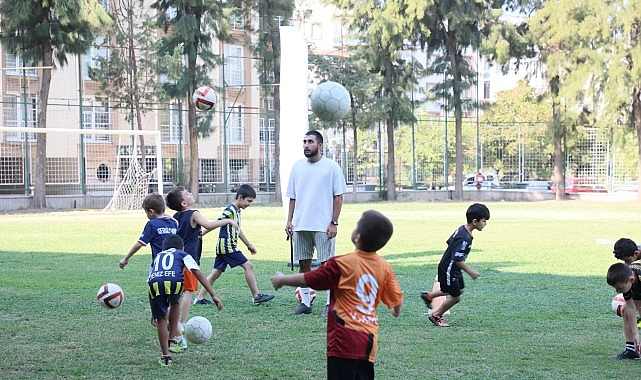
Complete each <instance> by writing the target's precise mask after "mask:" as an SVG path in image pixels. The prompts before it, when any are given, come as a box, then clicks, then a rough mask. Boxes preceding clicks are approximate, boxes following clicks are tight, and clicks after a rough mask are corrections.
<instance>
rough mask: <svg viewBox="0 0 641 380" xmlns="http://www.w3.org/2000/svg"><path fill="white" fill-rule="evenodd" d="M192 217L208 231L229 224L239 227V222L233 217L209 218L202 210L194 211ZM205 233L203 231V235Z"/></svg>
mask: <svg viewBox="0 0 641 380" xmlns="http://www.w3.org/2000/svg"><path fill="white" fill-rule="evenodd" d="M191 218H192V219H193V222H194V223H195V224H197V225H199V226H201V227H203V228H205V229H206V230H207V232H209V231H211V230H215V229H216V228H220V227H222V226H226V225H228V224H231V225H233V226H234V228H238V223H236V221H235V220H233V219H220V220H207V219H206V218H205V217H204V216H203V215H202V214H201V213H200V212H194V213H193V214H192V216H191ZM205 233H206V232H205ZM205 233H203V235H204V234H205Z"/></svg>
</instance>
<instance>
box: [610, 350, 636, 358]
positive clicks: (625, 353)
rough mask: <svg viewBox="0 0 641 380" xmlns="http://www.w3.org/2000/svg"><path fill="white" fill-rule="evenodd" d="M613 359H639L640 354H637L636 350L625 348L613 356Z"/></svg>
mask: <svg viewBox="0 0 641 380" xmlns="http://www.w3.org/2000/svg"><path fill="white" fill-rule="evenodd" d="M612 359H614V360H623V359H635V360H638V359H639V354H637V353H636V352H634V351H632V350H628V349H625V350H623V351H621V352H619V353H618V354H616V355H614V356H613V357H612Z"/></svg>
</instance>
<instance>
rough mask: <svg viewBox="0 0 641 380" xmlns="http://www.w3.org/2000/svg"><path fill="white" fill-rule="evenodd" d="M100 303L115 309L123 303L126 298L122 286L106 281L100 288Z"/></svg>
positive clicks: (98, 295) (98, 296)
mask: <svg viewBox="0 0 641 380" xmlns="http://www.w3.org/2000/svg"><path fill="white" fill-rule="evenodd" d="M97 298H98V303H99V304H101V305H102V306H104V307H106V308H107V309H115V308H117V307H118V306H120V305H122V301H123V300H124V298H125V295H124V293H123V292H122V288H121V287H120V286H118V285H116V284H112V283H109V282H108V283H106V284H104V285H103V286H101V287H100V289H98V294H97Z"/></svg>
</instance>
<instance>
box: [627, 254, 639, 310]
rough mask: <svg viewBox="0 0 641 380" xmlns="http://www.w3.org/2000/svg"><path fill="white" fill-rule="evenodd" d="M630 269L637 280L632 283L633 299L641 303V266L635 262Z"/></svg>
mask: <svg viewBox="0 0 641 380" xmlns="http://www.w3.org/2000/svg"><path fill="white" fill-rule="evenodd" d="M629 267H630V269H632V273H633V274H634V277H635V280H636V281H634V282H633V283H632V288H631V289H630V292H632V299H633V300H637V301H641V280H640V277H641V265H639V263H638V262H634V263H632V264H630V265H629Z"/></svg>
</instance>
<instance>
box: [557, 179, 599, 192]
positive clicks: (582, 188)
mask: <svg viewBox="0 0 641 380" xmlns="http://www.w3.org/2000/svg"><path fill="white" fill-rule="evenodd" d="M550 191H552V192H553V193H555V192H556V184H552V186H551V188H550ZM607 192H608V189H607V188H606V187H605V186H603V185H600V184H598V183H597V181H596V180H595V179H594V178H578V177H577V178H572V179H566V180H565V193H566V194H579V193H607Z"/></svg>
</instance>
